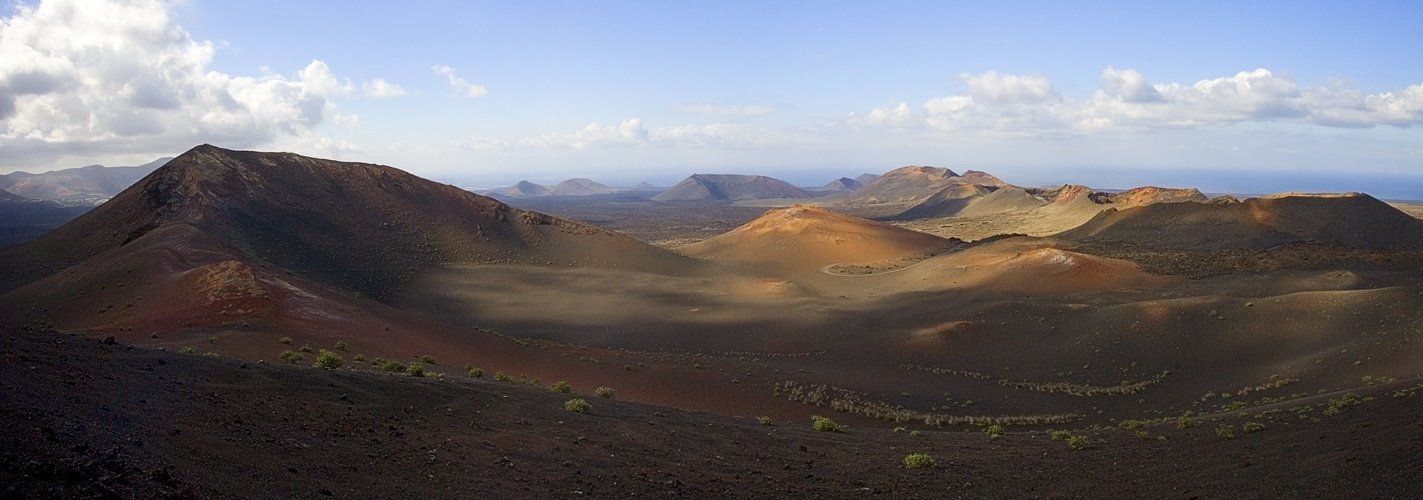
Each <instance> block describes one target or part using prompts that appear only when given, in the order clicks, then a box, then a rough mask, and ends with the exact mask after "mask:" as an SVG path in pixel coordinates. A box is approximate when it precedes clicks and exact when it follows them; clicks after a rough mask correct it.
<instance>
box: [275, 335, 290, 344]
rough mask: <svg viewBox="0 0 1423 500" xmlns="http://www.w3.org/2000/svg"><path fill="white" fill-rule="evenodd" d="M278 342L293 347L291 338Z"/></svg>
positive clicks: (283, 338)
mask: <svg viewBox="0 0 1423 500" xmlns="http://www.w3.org/2000/svg"><path fill="white" fill-rule="evenodd" d="M277 342H281V343H283V344H286V345H292V338H291V337H282V339H281V340H278V341H277Z"/></svg>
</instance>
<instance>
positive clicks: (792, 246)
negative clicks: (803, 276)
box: [678, 205, 951, 270]
mask: <svg viewBox="0 0 1423 500" xmlns="http://www.w3.org/2000/svg"><path fill="white" fill-rule="evenodd" d="M950 245H951V242H950V241H949V240H945V239H943V238H940V237H938V236H933V235H930V234H925V233H921V232H918V231H911V230H908V229H904V228H901V227H897V226H891V225H889V224H885V223H882V222H875V221H870V220H865V219H861V218H858V217H852V216H848V215H843V214H838V213H835V212H832V211H829V210H825V209H823V208H819V207H813V206H809V205H796V206H793V207H789V208H778V209H774V210H770V211H767V212H766V213H765V214H763V215H762V216H761V217H758V218H757V219H756V220H753V221H751V222H748V223H746V224H745V225H742V226H741V227H738V228H736V229H732V230H731V231H727V232H726V233H724V234H721V235H718V236H715V237H712V238H708V239H706V240H703V241H699V242H696V243H692V244H690V245H685V246H682V247H680V248H678V250H679V251H681V252H683V253H685V254H687V255H692V256H696V257H704V258H709V259H713V260H723V261H732V262H747V263H760V264H772V265H774V266H776V267H777V268H780V269H795V270H807V269H809V270H815V269H819V268H820V267H822V266H826V265H830V264H837V263H846V262H873V261H880V260H885V259H893V258H902V257H912V256H920V255H924V254H928V253H932V252H934V251H937V250H942V249H944V248H946V247H948V246H950Z"/></svg>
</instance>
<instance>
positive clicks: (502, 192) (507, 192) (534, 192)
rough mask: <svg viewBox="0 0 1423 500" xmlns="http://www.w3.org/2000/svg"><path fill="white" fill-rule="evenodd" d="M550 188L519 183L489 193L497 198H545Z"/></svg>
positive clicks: (529, 183) (530, 183) (525, 182)
mask: <svg viewBox="0 0 1423 500" xmlns="http://www.w3.org/2000/svg"><path fill="white" fill-rule="evenodd" d="M550 190H551V188H549V187H548V186H544V185H540V184H534V183H532V182H529V181H519V183H518V184H515V185H513V186H509V187H506V188H503V189H497V190H495V191H494V192H492V193H490V194H493V195H497V196H507V197H511V198H514V197H522V196H545V195H548V194H549V191H550Z"/></svg>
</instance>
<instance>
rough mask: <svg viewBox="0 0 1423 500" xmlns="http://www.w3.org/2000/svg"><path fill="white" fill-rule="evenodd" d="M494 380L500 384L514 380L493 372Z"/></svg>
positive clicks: (505, 374) (507, 375)
mask: <svg viewBox="0 0 1423 500" xmlns="http://www.w3.org/2000/svg"><path fill="white" fill-rule="evenodd" d="M494 380H498V381H500V382H508V381H510V380H514V377H510V376H509V374H508V373H504V372H494Z"/></svg>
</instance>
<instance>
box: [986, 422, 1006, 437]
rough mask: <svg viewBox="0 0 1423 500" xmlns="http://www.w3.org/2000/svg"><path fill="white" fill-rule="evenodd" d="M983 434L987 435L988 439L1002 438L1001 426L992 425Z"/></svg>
mask: <svg viewBox="0 0 1423 500" xmlns="http://www.w3.org/2000/svg"><path fill="white" fill-rule="evenodd" d="M983 432H984V434H988V439H998V438H999V437H1001V436H1003V426H1001V425H998V424H993V425H990V426H988V428H987V429H984V430H983Z"/></svg>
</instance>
